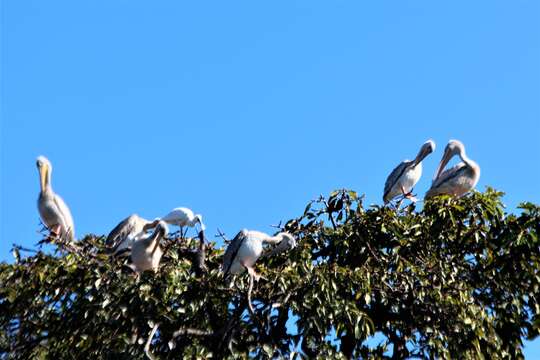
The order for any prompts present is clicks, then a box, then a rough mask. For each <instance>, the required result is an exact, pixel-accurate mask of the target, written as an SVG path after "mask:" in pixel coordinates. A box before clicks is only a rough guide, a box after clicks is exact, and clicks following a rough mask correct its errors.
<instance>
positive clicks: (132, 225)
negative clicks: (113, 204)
mask: <svg viewBox="0 0 540 360" xmlns="http://www.w3.org/2000/svg"><path fill="white" fill-rule="evenodd" d="M156 225H157V222H156V221H153V222H151V221H149V220H146V219H144V218H142V217H140V216H139V215H137V214H133V215H130V216H128V217H127V218H125V219H124V220H122V221H121V222H120V223H119V224H118V225H116V227H115V228H114V229H112V230H111V232H110V233H109V236H107V239H106V240H105V245H106V246H107V247H108V248H109V249H110V252H111V253H112V254H113V255H119V254H121V253H125V252H128V251H129V250H130V249H131V246H132V245H133V242H134V241H135V239H137V238H139V237H140V236H139V235H142V234H141V233H143V234H144V233H145V232H146V230H148V229H150V228H152V227H155V226H156Z"/></svg>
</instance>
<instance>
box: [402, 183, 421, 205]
mask: <svg viewBox="0 0 540 360" xmlns="http://www.w3.org/2000/svg"><path fill="white" fill-rule="evenodd" d="M401 192H402V193H403V199H409V200H411V201H412V202H417V201H418V199H417V198H416V197H415V196H414V194H413V193H412V189H411V191H409V192H405V189H404V188H403V186H401ZM403 199H401V200H403Z"/></svg>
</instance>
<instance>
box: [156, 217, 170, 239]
mask: <svg viewBox="0 0 540 360" xmlns="http://www.w3.org/2000/svg"><path fill="white" fill-rule="evenodd" d="M155 232H157V233H158V234H159V237H160V238H164V237H165V236H167V234H169V228H168V227H167V223H166V222H165V221H162V220H158V222H157V225H156V230H155Z"/></svg>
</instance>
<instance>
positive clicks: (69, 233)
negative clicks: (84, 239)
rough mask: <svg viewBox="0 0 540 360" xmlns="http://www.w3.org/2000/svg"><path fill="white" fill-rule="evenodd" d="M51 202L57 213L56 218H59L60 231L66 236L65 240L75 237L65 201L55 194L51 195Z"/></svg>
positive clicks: (71, 219) (69, 212)
mask: <svg viewBox="0 0 540 360" xmlns="http://www.w3.org/2000/svg"><path fill="white" fill-rule="evenodd" d="M53 203H54V206H55V207H56V209H55V212H56V213H57V214H58V219H60V225H61V226H62V231H63V232H64V234H63V236H66V238H67V240H70V241H72V240H74V239H75V227H74V225H73V217H72V216H71V211H69V208H68V207H67V205H66V203H65V202H64V200H62V198H61V197H60V196H58V195H57V194H55V195H54V197H53Z"/></svg>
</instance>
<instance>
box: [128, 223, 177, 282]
mask: <svg viewBox="0 0 540 360" xmlns="http://www.w3.org/2000/svg"><path fill="white" fill-rule="evenodd" d="M148 226H152V225H151V224H147V225H145V226H144V228H143V231H142V232H141V237H139V238H137V239H135V241H134V242H133V245H132V247H131V261H132V264H131V267H132V269H133V270H134V271H135V272H137V273H139V274H140V273H142V272H144V271H146V270H154V271H157V269H158V267H159V262H160V261H161V256H162V255H163V250H161V247H160V246H159V243H160V241H161V240H162V239H163V238H164V237H166V236H167V234H168V233H169V229H168V228H167V224H166V223H165V222H164V221H158V222H157V225H156V227H155V229H154V232H153V233H151V234H150V235H146V234H145V232H146V230H147V227H148Z"/></svg>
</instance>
